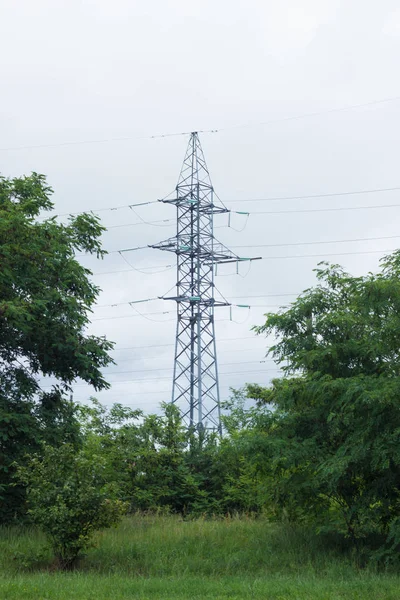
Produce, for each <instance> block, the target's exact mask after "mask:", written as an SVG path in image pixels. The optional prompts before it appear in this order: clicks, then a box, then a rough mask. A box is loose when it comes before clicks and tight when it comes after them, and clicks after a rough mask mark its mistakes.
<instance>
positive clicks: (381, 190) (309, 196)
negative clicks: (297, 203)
mask: <svg viewBox="0 0 400 600" xmlns="http://www.w3.org/2000/svg"><path fill="white" fill-rule="evenodd" d="M398 190H400V186H397V187H391V188H375V189H371V190H354V191H345V192H330V193H322V194H306V195H303V196H269V197H267V198H243V199H242V200H229V201H227V202H228V203H229V204H234V203H237V202H275V201H282V200H312V199H315V198H335V197H338V196H356V195H361V194H377V193H385V192H395V191H398Z"/></svg>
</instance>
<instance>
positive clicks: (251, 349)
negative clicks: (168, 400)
mask: <svg viewBox="0 0 400 600" xmlns="http://www.w3.org/2000/svg"><path fill="white" fill-rule="evenodd" d="M257 350H261V349H260V348H254V347H252V348H235V349H234V350H225V351H224V354H225V353H229V354H230V353H231V352H234V353H235V352H254V351H257ZM262 351H264V349H262ZM159 358H167V356H165V355H160V354H156V355H154V356H131V357H130V358H122V359H115V363H116V364H117V365H119V364H120V363H124V362H137V361H146V360H154V359H159ZM168 358H169V357H168ZM267 360H272V359H267ZM256 362H257V361H256ZM260 362H261V361H260ZM240 364H242V363H240Z"/></svg>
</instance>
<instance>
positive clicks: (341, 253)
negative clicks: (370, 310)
mask: <svg viewBox="0 0 400 600" xmlns="http://www.w3.org/2000/svg"><path fill="white" fill-rule="evenodd" d="M382 252H393V248H392V249H390V250H360V251H359V252H329V253H328V254H293V255H289V256H262V257H261V260H285V259H287V258H314V257H315V258H324V257H327V256H353V255H356V254H380V253H382Z"/></svg>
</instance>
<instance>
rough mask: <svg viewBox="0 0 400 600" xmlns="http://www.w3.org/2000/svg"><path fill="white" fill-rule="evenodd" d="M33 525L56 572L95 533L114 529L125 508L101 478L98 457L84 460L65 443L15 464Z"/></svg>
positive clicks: (102, 469) (102, 472)
mask: <svg viewBox="0 0 400 600" xmlns="http://www.w3.org/2000/svg"><path fill="white" fill-rule="evenodd" d="M17 477H18V479H19V480H20V481H21V483H23V485H24V486H25V487H26V489H27V502H28V506H29V510H28V512H29V514H30V516H31V518H32V521H33V523H35V524H36V525H39V526H40V527H41V528H42V529H43V531H44V532H45V533H46V534H47V535H48V537H49V539H50V541H51V545H52V548H53V551H54V554H55V557H56V559H57V561H58V565H59V567H60V568H61V569H69V568H71V567H72V566H73V565H74V563H75V562H76V559H77V558H78V557H79V555H80V554H81V552H82V551H83V550H85V549H87V548H88V547H89V546H90V545H91V543H92V542H93V535H94V533H95V532H96V531H97V530H99V529H105V528H107V527H111V526H112V525H116V524H117V523H118V522H119V521H120V519H121V518H122V516H123V514H124V513H125V512H126V508H127V506H126V505H125V504H124V503H123V502H121V500H119V499H117V498H116V497H115V496H116V489H115V487H114V486H113V485H112V484H109V483H108V482H107V479H106V477H105V461H104V458H102V457H101V456H96V455H91V456H88V455H87V453H85V452H84V451H83V450H80V451H76V449H75V448H74V447H73V446H71V445H70V444H64V445H63V446H61V447H59V448H53V447H52V446H45V448H44V452H43V453H42V456H37V455H36V456H35V455H34V456H31V457H30V458H29V459H28V461H27V464H26V465H24V466H21V465H20V466H19V467H18V470H17Z"/></svg>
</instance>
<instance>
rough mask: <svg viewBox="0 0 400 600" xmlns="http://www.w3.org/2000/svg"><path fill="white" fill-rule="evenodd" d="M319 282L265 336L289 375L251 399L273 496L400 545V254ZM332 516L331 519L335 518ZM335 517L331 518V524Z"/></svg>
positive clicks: (328, 271) (335, 271) (273, 318)
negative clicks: (359, 272)
mask: <svg viewBox="0 0 400 600" xmlns="http://www.w3.org/2000/svg"><path fill="white" fill-rule="evenodd" d="M316 274H317V278H318V280H319V284H318V285H317V286H316V287H315V288H313V289H309V290H306V291H305V292H304V293H303V294H302V295H301V296H300V297H299V298H298V299H297V300H296V301H295V302H294V303H293V304H292V305H291V307H290V308H289V309H288V310H286V311H281V312H280V313H277V314H268V315H267V319H266V323H265V324H264V325H263V326H261V327H258V328H256V330H257V332H258V333H265V334H267V335H270V334H274V335H275V336H276V340H277V341H276V343H275V345H274V346H273V347H272V348H271V349H270V352H271V353H272V355H273V357H274V358H275V360H276V361H277V362H278V363H279V364H281V365H282V369H283V371H284V372H285V377H283V378H282V379H276V380H274V381H273V383H272V387H271V388H269V389H265V388H261V387H260V386H254V385H250V386H248V393H249V396H250V397H252V398H255V399H257V400H258V401H259V402H260V403H262V404H265V405H266V406H270V407H272V408H273V410H272V411H271V412H269V413H268V411H267V413H266V415H265V417H264V430H265V431H266V432H267V433H268V435H266V436H265V437H264V458H265V459H267V460H266V461H265V464H266V465H268V468H270V469H272V470H273V473H274V476H275V477H276V479H277V486H276V490H277V491H276V493H277V497H278V499H280V501H281V502H287V501H288V499H290V501H291V502H292V505H293V503H295V504H296V505H297V506H298V507H300V508H302V509H303V510H304V509H305V510H306V511H307V514H314V515H317V514H321V511H322V512H323V515H324V520H325V524H327V523H328V522H329V523H330V527H331V528H333V529H335V530H337V529H338V527H341V528H342V530H344V532H345V533H346V535H348V536H349V537H351V538H352V539H353V540H354V541H355V542H356V543H357V541H358V540H359V539H360V538H362V537H365V536H368V535H369V534H371V533H373V534H375V537H376V535H378V536H382V540H384V541H385V542H384V544H383V545H382V544H381V545H380V552H381V554H382V552H383V553H384V552H391V551H393V550H397V549H398V548H399V547H400V526H399V522H400V495H399V490H400V378H399V375H400V352H399V349H400V252H399V251H398V252H395V253H394V254H393V255H392V256H389V257H386V258H385V259H384V260H383V261H382V268H381V270H380V272H379V273H378V274H376V275H374V274H371V273H369V274H368V275H366V276H364V277H352V276H350V275H349V274H347V273H345V272H344V271H343V270H342V269H341V268H340V267H338V266H326V265H321V267H320V268H319V269H317V271H316ZM328 517H329V519H328ZM327 519H328V520H327Z"/></svg>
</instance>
